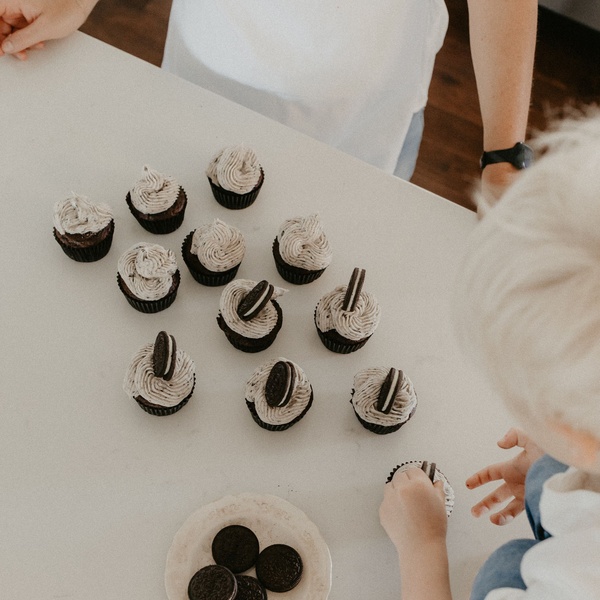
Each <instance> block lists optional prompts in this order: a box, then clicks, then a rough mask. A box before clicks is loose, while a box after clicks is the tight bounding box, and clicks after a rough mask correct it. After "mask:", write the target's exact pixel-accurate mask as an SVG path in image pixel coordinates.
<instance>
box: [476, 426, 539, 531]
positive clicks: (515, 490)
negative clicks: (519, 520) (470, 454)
mask: <svg viewBox="0 0 600 600" xmlns="http://www.w3.org/2000/svg"><path fill="white" fill-rule="evenodd" d="M498 446H500V448H504V449H509V448H514V447H519V448H523V451H522V452H521V453H520V454H518V455H517V456H515V457H514V458H512V459H510V460H507V461H506V462H502V463H496V464H494V465H490V466H489V467H486V468H485V469H481V470H480V471H477V473H475V474H474V475H471V477H469V478H468V479H467V481H466V485H467V487H468V488H470V489H475V488H477V487H479V486H480V485H484V484H485V483H489V482H490V481H503V483H502V485H500V486H499V487H498V488H497V489H496V490H495V491H494V492H492V493H491V494H488V495H487V496H486V497H485V498H484V499H483V500H481V501H479V502H478V503H477V504H475V505H474V506H473V508H471V513H472V514H473V516H475V517H480V516H481V515H483V514H485V513H487V512H489V511H490V510H492V509H493V508H495V507H496V506H497V505H499V504H502V503H503V502H506V501H507V500H510V502H509V503H508V504H507V505H506V506H504V508H502V509H500V510H499V511H497V512H495V513H494V514H492V515H491V516H490V521H491V522H492V523H494V525H506V523H509V522H510V521H512V520H513V519H514V518H515V517H516V516H517V515H518V514H520V513H521V512H522V511H523V509H524V508H525V500H524V498H525V477H526V476H527V471H529V467H531V465H532V464H533V463H534V462H535V461H536V460H537V459H538V458H541V457H542V456H543V454H544V452H543V451H542V450H541V449H540V448H539V447H538V446H537V445H536V444H535V443H534V442H533V441H532V440H531V439H529V437H528V436H527V434H526V433H525V432H524V431H522V430H521V429H517V428H512V429H509V431H508V432H507V433H506V434H505V436H504V437H503V438H502V439H501V440H500V441H499V442H498Z"/></svg>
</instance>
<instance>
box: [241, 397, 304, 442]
mask: <svg viewBox="0 0 600 600" xmlns="http://www.w3.org/2000/svg"><path fill="white" fill-rule="evenodd" d="M312 403H313V391H312V386H311V392H310V400H309V401H308V404H307V405H306V408H305V409H304V410H303V411H302V412H301V413H300V414H299V415H298V416H297V417H295V418H294V419H292V420H291V421H290V422H289V423H282V424H280V425H272V424H271V423H265V422H264V421H263V420H262V419H261V418H260V417H259V416H258V413H257V412H256V406H254V402H250V401H248V400H246V406H247V407H248V410H249V411H250V414H251V415H252V418H253V419H254V422H255V423H257V424H258V425H260V426H261V427H262V428H263V429H267V430H268V431H285V430H286V429H289V428H290V427H291V426H292V425H295V424H296V423H297V422H298V421H300V420H301V419H302V418H304V415H305V414H306V413H307V412H308V410H309V409H310V407H311V406H312Z"/></svg>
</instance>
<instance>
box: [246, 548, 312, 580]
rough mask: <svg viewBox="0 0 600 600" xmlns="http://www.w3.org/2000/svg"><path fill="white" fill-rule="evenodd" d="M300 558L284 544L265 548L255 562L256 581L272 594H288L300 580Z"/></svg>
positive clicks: (301, 566) (301, 567)
mask: <svg viewBox="0 0 600 600" xmlns="http://www.w3.org/2000/svg"><path fill="white" fill-rule="evenodd" d="M302 571H303V565H302V558H300V555H299V554H298V552H297V551H296V550H295V549H294V548H292V547H291V546H288V545H286V544H273V545H272V546H267V547H266V548H265V549H264V550H263V551H262V552H261V553H260V554H259V555H258V560H257V561H256V577H257V579H258V580H259V581H260V582H261V583H262V584H263V585H264V586H265V587H266V588H267V589H268V590H270V591H272V592H289V591H290V590H291V589H294V588H295V587H296V586H297V585H298V583H299V582H300V579H301V578H302Z"/></svg>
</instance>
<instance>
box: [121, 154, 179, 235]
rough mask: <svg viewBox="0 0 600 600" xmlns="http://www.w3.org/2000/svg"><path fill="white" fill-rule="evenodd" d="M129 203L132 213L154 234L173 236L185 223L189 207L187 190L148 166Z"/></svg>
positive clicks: (131, 194) (131, 192) (129, 197)
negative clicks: (171, 234) (187, 207)
mask: <svg viewBox="0 0 600 600" xmlns="http://www.w3.org/2000/svg"><path fill="white" fill-rule="evenodd" d="M126 200H127V206H129V210H130V211H131V214H132V215H133V216H134V217H135V218H136V219H137V221H138V223H139V224H140V225H141V226H142V227H143V228H144V229H146V230H147V231H149V232H151V233H159V234H163V233H171V232H173V231H175V230H176V229H177V228H178V227H179V226H180V225H181V223H183V217H184V216H185V208H186V206H187V196H186V193H185V190H184V189H183V188H182V187H181V186H180V185H179V184H178V183H177V182H176V181H175V179H173V177H171V176H169V175H163V174H162V173H159V172H158V171H155V170H154V169H151V168H150V167H148V166H147V165H145V166H144V170H143V174H142V178H141V179H140V180H139V181H137V182H136V184H135V185H134V186H133V188H132V189H131V190H130V191H129V192H128V193H127V198H126Z"/></svg>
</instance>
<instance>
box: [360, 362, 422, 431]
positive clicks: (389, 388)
mask: <svg viewBox="0 0 600 600" xmlns="http://www.w3.org/2000/svg"><path fill="white" fill-rule="evenodd" d="M350 402H351V404H352V407H353V408H354V414H355V415H356V418H357V419H358V420H359V422H360V423H361V425H362V426H363V427H364V428H365V429H368V430H369V431H372V432H373V433H378V434H386V433H392V432H394V431H398V429H400V427H402V425H404V424H405V423H406V422H407V421H408V420H409V419H410V418H411V417H412V416H413V414H414V412H415V410H416V409H417V394H416V393H415V389H414V387H413V384H412V382H411V380H410V379H409V378H408V377H407V376H406V375H405V374H404V372H403V371H400V370H399V369H395V368H394V367H392V368H391V369H388V368H384V367H372V368H368V369H363V370H361V371H359V372H358V373H357V374H356V375H355V376H354V386H353V389H352V398H351V400H350Z"/></svg>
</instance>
